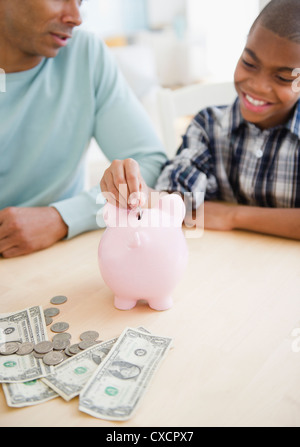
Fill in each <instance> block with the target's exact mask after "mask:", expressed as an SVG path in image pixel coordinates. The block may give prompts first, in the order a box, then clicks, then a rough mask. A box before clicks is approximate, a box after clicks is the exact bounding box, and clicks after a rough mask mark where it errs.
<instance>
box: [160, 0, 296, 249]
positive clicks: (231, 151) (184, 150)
mask: <svg viewBox="0 0 300 447" xmlns="http://www.w3.org/2000/svg"><path fill="white" fill-rule="evenodd" d="M299 23H300V1H299V0H272V1H271V2H270V3H269V4H268V5H267V6H266V7H265V9H264V10H263V11H262V12H261V14H260V15H259V16H258V18H257V19H256V21H255V22H254V24H253V26H252V28H251V30H250V33H249V36H248V39H247V43H246V47H245V49H244V51H243V53H242V56H241V58H240V60H239V61H238V64H237V67H236V71H235V75H234V82H235V87H236V90H237V93H238V98H237V100H236V101H235V102H234V104H233V105H232V106H229V107H211V108H208V109H205V110H203V111H201V112H200V113H198V115H197V116H196V117H195V118H194V119H193V121H192V123H191V124H190V126H189V128H188V129H187V132H186V134H185V135H184V136H183V142H182V145H181V147H180V148H179V150H178V153H177V155H176V157H175V158H174V160H172V161H169V162H167V164H166V165H165V167H164V169H163V172H162V174H161V176H160V177H159V179H158V182H157V185H156V189H157V190H160V191H167V192H174V191H178V192H180V193H182V194H186V193H190V195H191V196H192V198H193V200H192V205H193V209H194V210H196V209H197V208H198V207H199V206H200V205H201V202H198V201H197V197H201V195H198V196H197V194H195V193H196V192H204V193H205V206H204V211H205V215H204V219H205V228H208V229H215V230H231V229H235V228H236V229H244V230H250V231H256V232H260V233H267V234H272V235H277V236H282V237H288V238H293V239H298V240H300V101H299V98H300V83H298V79H296V78H295V75H293V73H295V72H299V71H298V70H295V69H297V68H298V67H300V29H299ZM298 84H299V86H298ZM202 197H203V195H202ZM214 200H218V201H222V202H223V203H219V202H218V203H217V202H214ZM225 202H230V203H231V204H230V205H229V204H228V203H225ZM232 203H235V204H237V205H236V206H232ZM196 214H197V213H196ZM200 214H201V213H200ZM186 222H187V220H186Z"/></svg>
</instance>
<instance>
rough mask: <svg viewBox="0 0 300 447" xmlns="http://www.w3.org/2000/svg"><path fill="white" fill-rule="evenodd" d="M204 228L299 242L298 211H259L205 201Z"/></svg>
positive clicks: (299, 215) (275, 209) (263, 209)
mask: <svg viewBox="0 0 300 447" xmlns="http://www.w3.org/2000/svg"><path fill="white" fill-rule="evenodd" d="M204 226H205V228H207V229H211V230H221V231H222V230H223V231H226V230H234V229H239V230H249V231H255V232H257V233H264V234H270V235H273V236H281V237H286V238H289V239H296V240H300V208H262V207H253V206H244V205H237V206H236V205H231V204H226V203H216V202H205V204H204Z"/></svg>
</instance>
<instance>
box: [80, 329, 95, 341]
mask: <svg viewBox="0 0 300 447" xmlns="http://www.w3.org/2000/svg"><path fill="white" fill-rule="evenodd" d="M98 337H99V334H98V332H96V331H86V332H83V333H82V334H81V335H80V336H79V338H80V340H82V341H85V340H97V338H98Z"/></svg>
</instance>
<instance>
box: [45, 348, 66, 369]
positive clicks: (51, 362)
mask: <svg viewBox="0 0 300 447" xmlns="http://www.w3.org/2000/svg"><path fill="white" fill-rule="evenodd" d="M63 360H64V356H63V354H62V353H61V352H58V351H52V352H48V354H46V355H45V356H44V357H43V362H44V363H45V365H48V366H55V365H58V364H59V363H61V362H63Z"/></svg>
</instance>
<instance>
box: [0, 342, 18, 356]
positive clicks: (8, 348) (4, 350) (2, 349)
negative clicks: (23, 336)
mask: <svg viewBox="0 0 300 447" xmlns="http://www.w3.org/2000/svg"><path fill="white" fill-rule="evenodd" d="M18 349H19V343H17V342H8V343H4V344H3V345H1V346H0V354H2V355H12V354H15V353H16V352H17V350H18Z"/></svg>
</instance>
